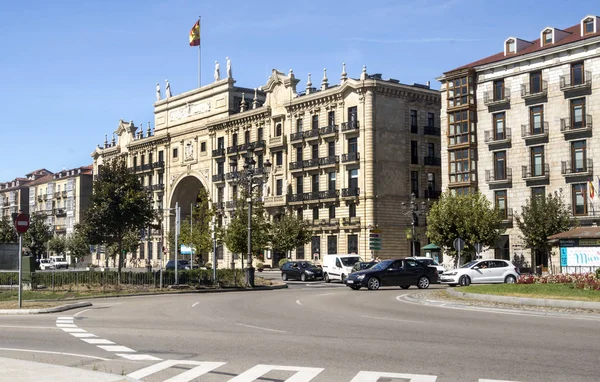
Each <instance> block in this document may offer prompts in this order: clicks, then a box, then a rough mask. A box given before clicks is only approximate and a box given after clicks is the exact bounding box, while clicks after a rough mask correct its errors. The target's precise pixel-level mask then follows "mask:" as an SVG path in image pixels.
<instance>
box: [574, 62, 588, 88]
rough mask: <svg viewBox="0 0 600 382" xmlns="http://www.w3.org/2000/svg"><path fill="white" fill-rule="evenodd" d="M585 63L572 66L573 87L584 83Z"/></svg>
mask: <svg viewBox="0 0 600 382" xmlns="http://www.w3.org/2000/svg"><path fill="white" fill-rule="evenodd" d="M584 80H585V78H584V73H583V62H579V63H576V64H571V86H574V85H583V83H584Z"/></svg>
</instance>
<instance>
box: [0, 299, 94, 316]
mask: <svg viewBox="0 0 600 382" xmlns="http://www.w3.org/2000/svg"><path fill="white" fill-rule="evenodd" d="M86 306H92V303H91V302H88V301H82V302H76V303H73V304H67V305H61V306H55V307H53V308H40V309H0V314H9V315H10V314H15V315H16V314H43V313H56V312H64V311H65V310H70V309H77V308H83V307H86Z"/></svg>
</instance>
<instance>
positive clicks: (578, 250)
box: [560, 247, 600, 267]
mask: <svg viewBox="0 0 600 382" xmlns="http://www.w3.org/2000/svg"><path fill="white" fill-rule="evenodd" d="M560 265H561V266H563V267H600V247H567V248H564V247H563V248H561V249H560Z"/></svg>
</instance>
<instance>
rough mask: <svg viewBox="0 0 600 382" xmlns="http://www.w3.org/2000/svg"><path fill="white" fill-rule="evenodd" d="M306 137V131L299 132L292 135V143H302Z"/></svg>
mask: <svg viewBox="0 0 600 382" xmlns="http://www.w3.org/2000/svg"><path fill="white" fill-rule="evenodd" d="M303 137H304V131H298V132H296V133H292V134H290V142H295V141H301V140H302V138H303Z"/></svg>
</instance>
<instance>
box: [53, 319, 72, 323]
mask: <svg viewBox="0 0 600 382" xmlns="http://www.w3.org/2000/svg"><path fill="white" fill-rule="evenodd" d="M61 322H62V323H69V324H72V323H73V319H72V318H69V319H68V320H67V319H66V318H57V319H56V323H57V324H58V323H61Z"/></svg>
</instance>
